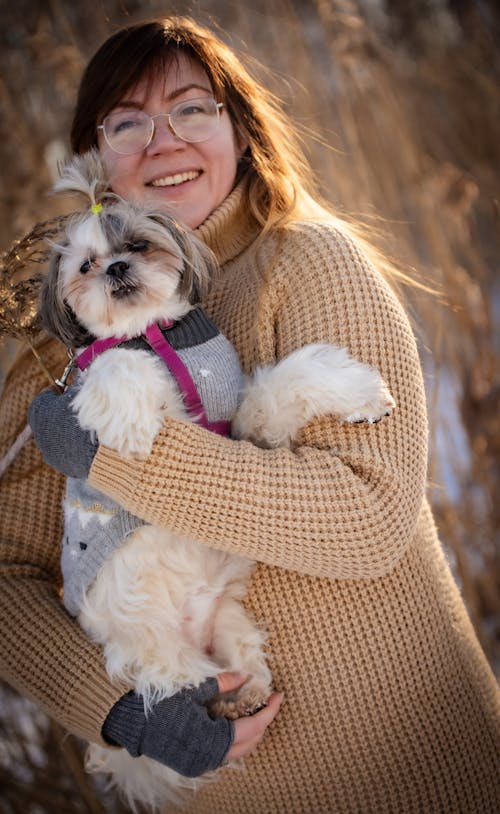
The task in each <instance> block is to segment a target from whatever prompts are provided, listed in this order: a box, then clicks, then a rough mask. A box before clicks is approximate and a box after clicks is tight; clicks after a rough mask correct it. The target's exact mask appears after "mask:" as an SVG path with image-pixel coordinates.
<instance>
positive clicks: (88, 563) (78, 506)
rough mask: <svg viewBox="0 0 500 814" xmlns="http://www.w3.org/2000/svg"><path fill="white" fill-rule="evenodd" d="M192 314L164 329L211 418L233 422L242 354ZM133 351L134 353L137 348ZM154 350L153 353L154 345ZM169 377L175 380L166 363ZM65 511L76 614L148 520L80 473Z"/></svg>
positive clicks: (69, 598) (68, 594)
mask: <svg viewBox="0 0 500 814" xmlns="http://www.w3.org/2000/svg"><path fill="white" fill-rule="evenodd" d="M193 319H194V314H193V316H192V317H191V318H189V314H188V320H187V323H188V325H187V327H185V326H184V325H183V320H181V321H180V322H179V323H178V325H177V326H176V327H174V328H173V329H171V330H169V331H165V336H167V338H168V341H169V342H170V343H171V344H172V347H174V349H175V350H176V352H177V355H178V356H179V358H180V359H181V361H182V362H183V363H184V365H185V366H186V368H187V370H188V371H189V374H190V376H191V378H192V380H193V382H194V384H195V385H196V390H197V392H198V394H199V397H200V399H201V402H202V404H203V407H204V408H205V412H206V415H207V418H208V420H209V421H229V420H230V419H231V417H232V416H233V415H234V413H235V411H236V408H237V406H238V397H239V394H240V392H241V388H242V384H243V382H242V376H241V368H240V364H239V361H238V356H237V354H236V352H235V350H234V348H233V347H232V345H231V344H230V343H229V342H228V341H227V339H226V338H225V336H223V335H222V334H221V333H220V332H219V331H217V330H214V325H213V324H212V323H211V322H210V321H209V320H208V319H206V318H205V319H204V315H203V312H202V311H201V309H198V310H197V312H196V322H195V327H196V328H197V330H196V333H195V332H193V331H192V330H191V331H190V330H189V324H191V323H192V322H193ZM186 334H189V335H188V336H187V338H186ZM176 337H178V339H179V341H177V339H176ZM105 352H106V353H112V350H111V351H105ZM130 352H131V353H134V349H133V348H131V350H130ZM149 352H150V353H154V351H152V350H151V349H149ZM165 376H167V377H169V378H170V379H173V376H172V374H171V373H170V371H169V370H168V368H167V367H166V365H165ZM64 513H65V524H64V532H63V537H62V552H61V569H62V573H63V579H64V594H63V601H64V605H65V607H66V609H67V610H68V611H69V612H70V613H71V614H72V615H73V616H77V615H78V613H79V612H80V610H81V607H82V600H83V597H84V595H85V593H86V592H87V590H88V588H89V587H90V585H91V584H92V582H93V581H94V579H95V577H96V575H97V572H98V571H99V569H100V568H101V567H102V566H103V565H104V563H105V562H106V560H108V559H109V558H110V557H111V556H112V554H113V552H114V551H115V550H116V549H117V548H118V547H119V546H120V544H121V543H122V542H123V541H124V540H125V539H126V538H127V537H128V536H129V535H130V534H132V533H133V532H134V531H135V530H136V529H137V528H139V527H140V526H142V525H143V524H144V521H143V520H141V519H140V518H137V517H136V516H135V515H134V514H132V513H131V512H127V511H126V510H125V509H123V508H121V506H120V505H119V504H118V503H116V501H114V500H112V499H111V498H109V497H107V496H106V495H104V494H103V493H102V491H100V490H99V489H95V488H94V487H93V486H91V485H90V484H89V483H88V482H87V481H86V480H81V479H79V478H68V481H67V486H66V497H65V501H64Z"/></svg>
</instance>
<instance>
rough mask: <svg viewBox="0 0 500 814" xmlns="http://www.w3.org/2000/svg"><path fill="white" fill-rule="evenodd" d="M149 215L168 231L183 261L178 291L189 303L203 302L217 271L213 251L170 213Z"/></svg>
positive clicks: (217, 266) (217, 267)
mask: <svg viewBox="0 0 500 814" xmlns="http://www.w3.org/2000/svg"><path fill="white" fill-rule="evenodd" d="M149 217H150V218H151V219H152V220H154V221H156V222H157V223H159V224H161V226H163V227H164V228H165V229H166V230H167V231H168V232H169V233H170V235H171V236H172V238H173V239H174V240H175V242H176V243H177V245H178V247H179V249H180V251H181V255H182V258H183V261H184V262H183V268H182V272H181V280H180V283H179V293H180V294H181V295H182V296H183V297H186V299H187V300H189V302H190V303H191V305H196V304H197V303H200V302H203V300H204V299H205V297H206V296H207V294H208V291H209V289H210V285H211V284H212V282H213V281H214V279H215V278H216V276H217V274H218V272H219V265H218V263H217V259H216V257H215V255H214V253H213V252H212V251H211V250H210V249H209V248H208V246H207V245H206V244H205V243H203V242H202V241H201V240H199V239H198V238H197V237H195V235H194V234H193V232H191V231H190V230H189V229H185V228H184V227H183V226H181V224H180V223H178V222H177V221H176V220H174V218H172V217H170V215H164V214H162V215H159V214H154V215H151V214H150V215H149Z"/></svg>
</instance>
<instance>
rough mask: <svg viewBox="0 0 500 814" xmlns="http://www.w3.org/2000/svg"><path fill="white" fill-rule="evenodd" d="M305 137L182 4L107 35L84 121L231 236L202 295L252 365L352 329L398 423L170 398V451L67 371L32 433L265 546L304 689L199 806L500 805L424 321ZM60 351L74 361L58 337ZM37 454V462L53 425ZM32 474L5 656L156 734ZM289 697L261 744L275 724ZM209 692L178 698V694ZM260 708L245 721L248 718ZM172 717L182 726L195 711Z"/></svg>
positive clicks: (23, 390) (290, 685)
mask: <svg viewBox="0 0 500 814" xmlns="http://www.w3.org/2000/svg"><path fill="white" fill-rule="evenodd" d="M200 98H201V99H213V100H214V102H215V103H216V104H215V108H216V109H217V110H218V111H219V112H218V113H216V112H215V111H214V112H213V117H214V121H215V120H216V122H215V125H214V129H213V131H211V134H210V136H209V137H207V138H206V139H205V138H204V136H206V135H207V133H204V134H203V140H200V141H196V142H193V141H186V140H183V138H182V133H183V129H182V116H183V115H184V114H183V111H184V113H185V112H186V108H185V106H184V105H183V103H184V102H186V103H187V102H190V101H191V100H194V99H196V100H197V99H200ZM124 111H126V114H127V115H126V116H125V118H124V117H123V116H120V115H118V114H122V113H123V112H124ZM138 111H139V115H137V112H138ZM144 114H148V115H144ZM176 128H177V130H176ZM295 143H296V142H295V141H294V136H293V129H292V128H291V126H290V125H289V123H288V122H286V120H285V119H284V117H283V116H282V114H281V113H280V111H279V109H278V107H277V106H276V105H275V103H274V102H273V100H272V98H271V97H270V95H269V93H268V92H267V91H265V90H264V89H263V88H262V87H260V86H259V85H258V84H257V83H256V82H255V81H254V80H253V79H251V78H250V77H249V76H248V74H247V73H246V71H245V70H244V69H243V68H242V66H241V65H240V64H239V62H238V61H237V60H236V58H235V56H234V54H233V53H232V52H231V51H230V50H229V49H227V48H226V47H225V46H224V45H223V44H222V43H221V42H219V41H218V40H217V39H216V38H215V37H214V36H213V35H212V34H211V33H210V32H208V31H206V30H204V29H201V28H200V27H198V26H197V25H196V24H194V23H192V22H191V21H189V20H185V19H167V20H163V21H159V22H156V23H151V24H142V25H139V26H135V27H132V28H130V29H126V30H124V31H122V32H119V33H118V34H117V35H115V36H114V37H112V38H111V39H110V40H109V41H108V42H107V43H105V44H104V46H102V48H101V49H100V50H99V51H98V53H97V54H96V56H95V57H94V58H93V60H92V61H91V63H90V64H89V66H88V68H87V71H86V73H85V75H84V77H83V80H82V84H81V88H80V94H79V98H78V102H77V108H76V113H75V118H74V123H73V129H72V144H73V148H74V149H75V151H76V152H84V151H85V150H87V149H88V148H90V147H91V146H94V145H97V146H98V147H99V150H100V152H101V154H102V156H103V159H104V161H105V164H106V166H107V168H108V171H109V174H110V177H111V185H112V188H113V190H114V191H115V192H117V193H118V194H120V195H122V196H124V197H126V198H129V199H132V200H140V201H143V200H147V201H148V202H149V201H151V200H154V201H157V202H158V205H160V206H161V205H162V204H165V205H168V206H170V207H173V208H174V211H175V213H176V215H177V217H178V218H179V219H180V220H182V221H183V222H184V223H185V224H187V225H188V226H189V227H191V228H193V229H195V230H196V233H197V235H198V236H199V237H200V238H201V239H202V240H204V241H205V242H206V243H207V244H208V245H209V246H210V247H211V248H212V250H213V251H214V252H215V254H216V255H217V258H218V260H219V262H220V264H221V268H222V273H221V275H220V278H219V279H218V280H217V281H214V284H213V286H212V289H211V292H210V294H209V296H208V298H207V301H206V302H205V303H204V305H205V307H206V309H207V310H208V312H209V315H210V316H211V317H212V318H213V319H214V321H215V322H216V323H217V324H218V326H219V327H220V329H221V330H222V331H223V332H224V333H225V334H226V335H227V336H228V337H229V338H230V339H231V341H232V342H233V343H234V344H235V346H236V348H237V350H238V353H239V355H240V359H241V362H242V365H243V367H244V369H245V370H246V371H249V370H251V369H252V368H253V367H254V366H255V365H257V364H260V363H265V362H269V361H274V360H276V359H279V358H281V357H282V356H284V355H286V354H287V353H289V352H290V351H292V350H294V349H295V348H297V347H299V346H301V345H304V344H306V343H309V342H314V341H321V340H322V341H329V342H334V343H336V344H339V345H341V346H345V347H347V348H348V349H349V350H350V352H351V353H352V354H353V355H354V356H356V357H357V358H359V359H361V360H362V361H365V362H368V363H370V364H373V365H374V366H375V367H377V368H378V369H379V370H380V371H381V373H382V375H383V377H384V378H385V380H386V381H388V383H389V385H390V387H391V390H392V393H393V395H394V397H395V399H396V403H397V411H396V413H395V414H394V416H392V417H391V418H390V419H388V420H386V421H383V422H381V423H379V424H377V425H341V424H338V423H337V422H335V421H334V420H333V419H329V418H327V419H321V420H318V421H315V422H313V423H311V424H310V425H308V426H307V427H306V428H305V429H304V431H303V432H302V433H301V437H300V439H298V440H299V443H298V445H297V448H296V449H295V450H294V451H289V450H273V451H269V450H261V449H258V448H256V447H254V446H252V445H251V444H249V443H246V442H234V441H231V440H230V439H225V438H221V437H219V436H216V435H214V434H212V433H209V432H207V431H205V430H203V429H202V428H200V427H199V426H196V425H191V424H189V425H188V424H185V423H183V422H179V421H174V420H169V421H168V422H167V423H166V425H165V427H164V429H163V430H162V432H161V433H160V435H159V437H158V438H157V441H156V443H155V447H154V450H153V453H152V455H151V457H150V458H149V459H148V460H147V461H132V462H131V461H123V460H120V459H119V458H118V456H117V455H116V454H114V453H113V452H112V451H110V450H108V449H105V448H100V449H98V450H97V451H96V449H95V448H94V447H93V446H92V444H91V443H90V441H89V439H88V438H87V437H86V436H85V434H82V433H80V432H79V431H78V429H77V428H76V427H75V426H74V423H73V422H72V417H71V412H70V410H69V408H68V403H67V402H68V398H67V397H64V396H63V397H60V396H56V395H54V394H46V395H45V396H43V397H42V398H41V399H38V400H37V402H36V406H35V409H34V410H33V411H32V422H33V427H34V430H35V434H36V436H37V440H38V442H39V444H40V446H41V448H42V451H43V453H44V457H45V458H46V460H48V461H50V462H51V463H53V464H54V465H56V466H57V467H59V468H60V469H61V470H62V471H63V472H64V473H65V474H69V475H74V474H77V475H83V476H85V475H87V474H89V479H90V482H91V483H92V484H93V485H94V486H96V487H98V488H99V489H101V490H102V491H103V492H105V493H106V494H109V495H110V496H111V497H113V498H115V499H116V500H118V502H119V503H120V504H122V505H123V506H124V507H125V508H127V509H128V510H130V511H132V512H133V513H134V514H137V515H138V516H140V517H142V518H143V519H145V520H146V521H148V522H153V523H156V524H160V525H161V524H163V525H165V526H167V527H168V528H171V529H174V530H175V531H176V532H179V533H183V534H188V535H192V536H193V537H195V538H196V539H198V540H200V541H202V542H203V543H206V544H207V545H211V546H213V547H215V548H219V549H222V550H225V551H229V552H232V553H236V554H243V555H245V556H247V557H250V558H252V559H255V560H256V561H257V562H258V567H257V571H256V575H255V577H254V580H253V583H252V586H251V591H250V595H249V597H248V601H247V604H248V606H249V608H250V609H251V611H252V612H253V613H254V614H255V616H256V617H257V618H259V619H262V620H263V621H264V622H265V624H266V627H267V628H268V630H269V631H270V639H269V653H270V660H271V667H272V670H273V675H274V680H275V685H276V687H278V688H280V689H282V690H284V691H285V693H286V697H287V704H286V706H285V708H284V709H283V711H282V712H281V714H280V715H278V716H277V717H276V719H275V721H274V722H273V726H272V727H271V728H270V730H269V733H268V736H267V737H266V738H265V740H264V742H263V743H262V744H260V745H259V748H258V749H257V750H256V751H255V752H254V753H253V754H251V755H250V756H249V757H247V760H246V769H245V771H243V772H239V771H230V770H226V771H224V772H223V773H222V774H221V776H220V779H219V781H218V782H217V783H215V784H211V785H209V786H207V788H206V789H205V790H204V791H203V792H202V793H201V794H200V795H199V797H198V798H197V799H196V800H195V801H194V803H193V805H192V808H191V809H190V810H192V811H196V812H224V811H234V810H237V811H238V812H240V813H241V814H247V813H248V814H250V812H255V813H257V812H258V814H274V812H285V811H286V812H287V814H288V813H289V812H300V813H301V814H304V812H311V813H312V812H356V814H359V812H368V811H369V812H378V811H384V812H386V811H392V812H398V813H399V812H417V811H419V812H422V811H425V812H427V811H428V812H431V811H432V812H438V811H442V812H446V813H447V814H449V812H459V811H467V812H494V811H497V810H498V807H499V803H500V789H499V785H498V774H497V772H498V758H499V756H500V744H499V740H500V738H499V734H500V733H499V699H498V693H497V691H496V686H495V682H494V679H493V676H492V674H491V671H490V669H489V667H488V665H487V662H486V659H485V657H484V655H483V653H482V652H481V650H480V647H479V645H478V643H477V640H476V638H475V635H474V633H473V631H472V628H471V625H470V623H469V620H468V618H467V615H466V613H465V610H464V606H463V604H462V601H461V599H460V596H459V594H458V591H457V589H456V587H455V585H454V582H453V579H452V577H451V574H450V572H449V570H448V567H447V565H446V563H445V560H444V557H443V555H442V552H441V550H440V547H439V543H438V540H437V537H436V532H435V528H434V525H433V521H432V517H431V514H430V511H429V508H428V505H427V502H426V499H425V475H426V457H427V445H426V435H427V426H426V417H425V399H424V392H423V385H422V377H421V372H420V366H419V360H418V355H417V350H416V346H415V341H414V338H413V336H412V333H411V330H410V328H409V324H408V321H407V318H406V316H405V314H404V312H403V310H402V308H401V307H400V305H399V303H398V301H397V299H396V298H395V296H394V294H393V293H392V291H391V289H390V287H389V285H388V284H387V282H386V281H385V280H384V279H383V277H382V276H381V274H380V272H379V271H377V270H376V269H375V268H374V266H373V265H372V263H371V262H370V261H369V260H368V259H367V256H366V253H365V251H364V249H363V247H362V246H361V244H360V242H359V241H358V240H353V239H352V238H351V237H350V236H349V234H348V231H347V229H346V228H345V227H344V226H342V225H341V224H340V223H339V222H338V221H336V220H335V219H334V218H333V217H332V216H330V215H328V213H327V212H326V211H325V210H324V209H322V208H321V207H320V206H319V205H317V204H315V203H314V201H313V199H312V198H311V196H310V194H308V192H307V189H306V182H305V179H306V178H307V177H309V175H310V171H309V170H308V168H307V167H306V166H305V164H304V163H303V162H302V159H301V157H300V153H299V151H298V150H297V149H296V148H295V146H294V145H295ZM40 351H43V354H44V357H45V359H46V360H47V361H48V363H52V366H53V367H55V366H56V363H57V361H58V360H59V358H60V355H61V354H60V352H58V351H56V350H55V349H54V347H53V345H52V343H49V342H47V340H45V344H43V342H42V344H41V348H40ZM20 376H21V374H18V375H17V379H16V373H14V376H13V377H11V379H10V381H9V382H8V386H7V391H6V394H5V401H6V404H7V405H8V406H6V407H5V408H4V409H5V410H6V411H7V410H8V409H10V413H9V412H6V415H13V414H14V415H16V416H19V414H20V413H19V410H20V407H19V405H20V402H21V401H22V400H24V401H23V404H24V406H25V407H26V405H27V403H28V401H29V398H30V397H31V396H32V395H33V394H34V393H35V392H37V388H38V389H40V386H41V382H40V379H39V378H38V379H37V378H36V377H35V376H32V377H31V379H29V380H27V377H26V376H25V375H24V376H23V378H22V381H21V379H20ZM9 399H10V402H9ZM19 421H21V419H20V420H19ZM13 422H14V419H11V423H13ZM45 425H47V429H44V426H45ZM23 455H24V459H21V460H20V461H18V462H17V463H16V466H17V467H18V469H19V470H20V471H21V472H22V471H23V470H22V466H23V460H24V466H25V467H27V466H28V464H29V463H30V462H32V460H33V456H34V455H35V452H34V449H33V448H31V449H30V450H29V451H28V450H26V451H25V452H24V453H23ZM30 455H31V456H32V457H31V458H29V456H30ZM89 470H90V471H89ZM14 474H15V472H14ZM10 477H11V478H14V475H13V474H12V473H11V475H10ZM6 488H7V487H6ZM11 488H12V492H11V493H10V496H9V500H10V501H11V503H9V504H8V505H9V506H12V507H13V508H14V507H15V508H16V509H17V513H18V512H19V509H18V507H19V506H20V505H21V503H22V501H23V500H25V501H28V502H29V506H30V509H29V510H30V512H31V513H32V514H31V515H30V523H29V529H30V531H29V540H28V539H27V532H26V530H24V532H20V531H19V528H18V526H19V523H18V519H17V518H16V517H14V511H12V512H10V514H11V515H12V517H11V518H10V524H11V525H10V527H9V529H7V531H6V532H5V534H4V538H5V539H6V540H7V544H6V546H5V548H6V558H7V557H8V558H10V561H11V562H12V561H14V562H15V564H12V565H10V568H9V569H7V568H6V570H5V572H4V573H5V574H6V579H5V580H4V581H5V584H6V589H5V590H4V591H2V599H1V601H2V603H3V611H2V614H3V620H4V628H5V629H6V632H5V633H4V637H3V644H2V649H3V661H4V663H5V664H6V669H5V674H6V677H7V679H8V680H10V681H12V683H14V684H15V685H16V686H17V687H19V688H20V689H21V690H22V691H24V692H26V693H29V694H31V695H32V696H33V697H35V698H37V699H38V700H39V701H41V702H42V703H43V704H44V705H45V707H46V708H47V709H48V710H49V712H50V713H51V714H53V715H55V717H57V718H58V719H59V720H61V721H62V722H63V723H64V724H65V725H66V726H67V727H68V728H69V729H70V730H72V731H75V732H77V733H80V734H83V735H84V736H86V737H87V738H89V737H90V738H91V739H93V740H96V739H99V738H100V737H101V735H102V734H104V736H105V737H107V739H108V740H111V741H114V742H117V743H120V744H123V745H125V746H127V748H129V750H131V751H132V749H134V748H135V749H138V751H137V753H139V751H140V748H143V746H141V742H142V741H141V737H136V735H135V734H134V744H133V745H131V744H130V743H128V741H127V738H128V737H129V736H130V732H134V733H135V732H136V722H135V719H134V714H135V710H134V709H133V708H132V702H131V700H130V696H129V695H128V694H127V689H128V688H126V687H121V688H117V687H111V686H110V684H109V682H108V681H107V679H106V677H105V675H104V673H103V668H102V662H101V659H100V655H99V653H98V652H97V651H96V649H95V648H93V647H92V646H91V645H90V644H89V643H88V642H85V640H84V639H83V637H82V634H81V632H80V631H79V630H78V629H77V628H76V627H75V626H74V625H72V624H71V623H70V622H69V621H68V619H67V617H65V616H64V614H63V612H62V611H61V610H60V607H59V605H58V603H57V599H56V595H55V585H56V584H57V576H56V564H55V563H56V558H57V551H56V549H57V548H58V539H59V537H58V532H59V528H60V518H59V516H58V510H59V508H58V507H59V504H58V500H59V497H60V493H61V479H60V477H59V476H57V475H56V474H54V473H53V472H52V471H50V470H48V469H47V468H46V467H40V469H39V471H38V472H35V473H34V474H33V475H32V478H31V481H30V487H29V488H30V489H32V490H33V489H34V490H35V491H36V498H37V499H36V500H33V498H31V497H30V495H29V493H28V487H27V486H26V487H24V482H23V481H21V484H19V482H17V483H16V484H14V485H12V487H11ZM39 504H40V505H39ZM8 520H9V518H7V521H8ZM7 521H6V522H7ZM9 542H10V545H9ZM12 542H13V543H14V544H15V546H17V548H16V550H15V551H14V546H13V545H12ZM21 548H22V550H23V556H22V557H21V556H20V554H19V550H20V549H21ZM32 562H33V563H34V562H36V565H32V564H31V563H32ZM27 609H28V610H29V611H31V613H27V612H26V611H27ZM7 619H8V621H6V620H7ZM20 642H21V644H20ZM59 652H60V653H61V655H60V656H59ZM230 680H232V681H234V682H237V681H238V678H237V677H232V678H230ZM195 700H196V699H195ZM279 700H280V698H279V696H276V695H275V696H274V697H273V698H272V699H271V702H270V705H269V707H268V709H267V710H265V711H264V712H265V713H267V716H268V717H267V718H266V719H264V720H263V722H262V724H260V725H259V727H260V728H259V730H258V731H254V730H252V732H251V733H250V732H249V731H245V733H243V735H242V736H241V738H242V741H241V742H243V743H244V747H240V748H244V749H245V750H246V751H248V749H249V748H251V747H252V746H254V745H255V744H256V742H257V740H258V739H259V738H260V736H261V734H262V730H263V728H265V726H266V724H267V723H269V721H270V719H271V718H272V717H273V716H274V714H275V713H276V711H277V708H278V705H279ZM188 701H189V703H192V700H191V699H178V707H177V708H176V709H180V710H181V713H180V714H184V711H185V708H186V705H187V704H188ZM158 714H159V715H160V717H161V716H162V715H163V713H162V711H160V712H159V713H158ZM165 715H167V717H168V715H169V713H165ZM259 715H260V716H262V715H263V713H262V712H261V713H259V714H258V716H259ZM258 716H255V718H253V719H250V720H248V721H237V722H236V724H235V733H237V732H238V730H239V729H240V728H241V726H242V725H243V724H245V725H246V726H247V727H248V726H252V725H255V723H256V721H258V720H259V717H258ZM162 720H164V718H162ZM260 720H262V719H260ZM171 722H172V716H170V718H169V724H170V725H171ZM140 726H141V727H142V726H143V722H141V724H140ZM103 727H104V728H103ZM165 729H166V727H165V728H164V731H165ZM167 731H168V732H169V735H168V737H167V740H168V738H169V737H171V732H174V735H175V731H176V730H175V727H174V728H173V729H171V730H167ZM189 731H193V730H189ZM238 737H240V736H239V735H238ZM142 740H146V739H144V738H142ZM153 740H154V738H153ZM235 742H236V734H235ZM137 743H139V748H138V747H137ZM148 743H149V741H148ZM236 745H237V744H236ZM148 748H150V747H149V746H148ZM231 748H232V749H233V750H234V748H235V744H233V746H232V747H231ZM220 751H223V750H220ZM233 754H234V752H233V753H232V752H231V751H230V752H229V753H228V756H229V757H232V756H233ZM169 759H171V758H170V756H169ZM217 759H218V760H219V761H220V759H222V756H221V754H220V752H219V754H218V758H217Z"/></svg>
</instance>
